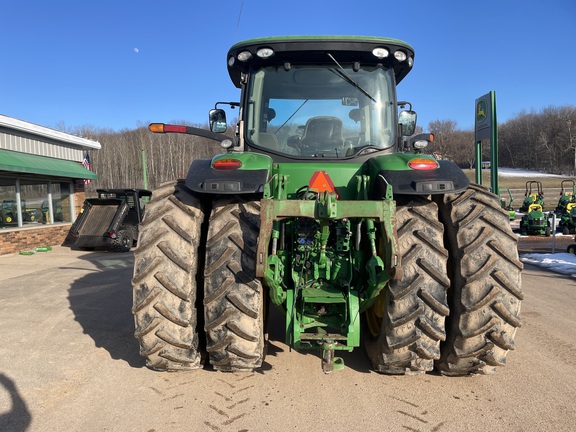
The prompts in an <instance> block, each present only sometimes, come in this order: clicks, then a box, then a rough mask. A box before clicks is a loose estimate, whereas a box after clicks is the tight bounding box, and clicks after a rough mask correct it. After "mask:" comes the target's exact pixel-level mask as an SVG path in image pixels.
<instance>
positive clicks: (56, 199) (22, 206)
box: [0, 177, 74, 229]
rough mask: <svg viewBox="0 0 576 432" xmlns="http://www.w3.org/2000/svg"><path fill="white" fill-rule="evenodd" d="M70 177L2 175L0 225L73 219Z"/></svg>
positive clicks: (13, 226) (25, 224)
mask: <svg viewBox="0 0 576 432" xmlns="http://www.w3.org/2000/svg"><path fill="white" fill-rule="evenodd" d="M72 191H73V188H72V184H71V183H70V182H67V181H63V182H61V181H57V180H49V179H31V178H16V179H14V178H12V179H10V178H1V177H0V206H1V208H0V229H7V228H16V227H24V226H33V225H42V224H50V225H52V224H56V223H62V222H72V221H73V212H74V210H73V199H74V198H73V197H74V195H73V192H72Z"/></svg>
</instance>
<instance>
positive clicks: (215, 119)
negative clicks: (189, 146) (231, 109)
mask: <svg viewBox="0 0 576 432" xmlns="http://www.w3.org/2000/svg"><path fill="white" fill-rule="evenodd" d="M208 121H209V123H210V130H211V131H212V132H226V129H227V128H228V125H227V123H226V112H225V111H224V110H223V109H212V110H210V113H209V114H208Z"/></svg>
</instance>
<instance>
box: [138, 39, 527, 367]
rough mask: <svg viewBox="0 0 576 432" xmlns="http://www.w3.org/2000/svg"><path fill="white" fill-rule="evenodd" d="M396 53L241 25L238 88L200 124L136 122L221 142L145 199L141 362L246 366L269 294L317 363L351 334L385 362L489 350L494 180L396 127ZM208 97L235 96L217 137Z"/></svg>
mask: <svg viewBox="0 0 576 432" xmlns="http://www.w3.org/2000/svg"><path fill="white" fill-rule="evenodd" d="M413 61H414V51H413V48H412V47H411V46H410V45H408V44H407V43H405V42H402V41H399V40H395V39H388V38H381V37H355V36H288V37H278V38H262V39H252V40H248V41H244V42H240V43H237V44H236V45H234V46H232V47H231V48H230V50H229V51H228V55H227V65H228V72H229V75H230V78H231V80H232V82H233V83H234V85H235V86H236V87H237V88H239V89H240V90H241V94H240V102H227V103H223V102H218V103H217V104H216V105H215V107H214V109H212V110H211V111H210V113H209V121H210V129H211V130H210V131H208V130H203V129H197V128H193V127H190V126H178V125H167V124H162V123H155V124H151V125H150V130H151V131H153V132H158V133H187V134H193V135H199V136H204V137H208V138H212V139H214V140H217V141H219V142H220V145H221V146H222V147H223V149H224V153H222V154H220V155H217V156H215V157H214V158H212V159H197V160H193V161H192V163H191V167H190V169H189V171H188V174H187V176H186V178H185V179H183V180H176V181H172V182H169V183H166V184H164V185H162V186H160V187H159V188H158V190H155V191H154V193H153V195H152V200H151V201H150V202H149V203H148V206H147V209H146V214H145V216H144V220H143V221H142V224H141V226H140V234H139V239H138V247H137V249H136V250H135V263H134V277H133V280H132V284H133V289H134V296H133V297H134V304H133V314H134V319H135V336H136V338H137V339H138V341H139V344H140V353H141V355H142V356H144V357H145V358H146V364H147V366H148V367H150V368H152V369H156V370H168V371H174V370H188V369H196V368H201V367H203V366H202V365H203V364H204V363H205V362H209V363H210V365H211V366H212V368H214V369H216V370H219V371H252V370H258V369H259V368H261V367H262V365H263V362H264V357H265V353H266V344H267V334H268V316H269V311H270V308H271V307H275V308H277V309H279V310H280V311H281V313H282V314H283V315H284V317H285V335H286V337H285V341H286V344H287V345H288V346H290V347H291V348H295V349H297V350H318V351H319V353H320V355H319V357H320V360H321V365H322V369H323V371H324V372H326V373H328V372H331V371H333V370H336V369H341V368H342V367H343V366H344V364H343V360H342V358H340V357H338V356H336V354H337V353H338V352H339V351H352V350H353V349H354V348H356V347H359V346H363V347H364V348H365V349H366V352H367V353H368V356H369V358H370V360H371V362H372V365H373V368H374V370H376V371H378V372H381V373H385V374H420V373H425V372H429V371H432V370H433V369H434V368H436V370H438V371H439V372H440V373H442V374H443V375H450V376H457V375H470V374H488V373H492V372H494V371H495V368H496V367H497V366H501V365H504V364H505V363H506V357H507V353H508V351H509V350H511V349H513V348H514V337H515V333H516V329H517V328H518V327H519V326H520V325H521V321H520V318H519V311H520V304H521V301H522V299H523V293H522V289H521V270H522V268H523V265H522V263H521V261H520V260H519V258H518V251H517V237H516V236H515V235H514V234H513V232H512V230H511V228H510V223H509V220H508V214H507V213H506V211H504V210H503V209H502V208H501V207H500V203H499V199H498V196H497V195H495V194H492V193H491V192H489V191H488V190H487V189H486V188H483V187H481V186H478V185H471V184H470V183H469V181H468V180H467V178H466V176H465V175H464V173H463V172H462V171H461V170H460V169H459V168H458V167H457V166H456V165H455V164H454V163H452V162H450V161H447V160H436V159H435V158H434V157H433V156H430V155H428V154H425V153H423V150H424V149H425V148H426V146H427V145H428V144H429V143H431V142H432V140H433V137H432V135H430V134H420V135H416V136H413V134H414V131H415V127H416V113H415V112H414V111H412V106H411V105H410V104H409V103H408V102H402V101H397V98H396V84H398V83H400V82H401V81H402V80H403V79H404V77H405V76H406V75H407V74H408V73H409V72H410V70H411V69H412V66H413ZM219 105H227V106H230V107H232V108H234V107H239V115H238V120H237V125H236V128H235V136H234V138H233V139H229V138H227V137H226V136H224V135H223V134H222V133H223V132H225V131H226V129H227V120H226V112H225V111H224V110H223V109H221V108H218V106H219ZM398 107H399V108H398ZM406 107H409V108H410V109H406ZM399 109H400V110H401V111H400V112H398V110H399Z"/></svg>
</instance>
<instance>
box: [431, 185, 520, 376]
mask: <svg viewBox="0 0 576 432" xmlns="http://www.w3.org/2000/svg"><path fill="white" fill-rule="evenodd" d="M440 198H441V199H439V201H441V202H439V207H440V212H441V220H442V221H443V222H444V224H445V230H446V243H447V248H448V250H449V252H450V260H449V269H450V273H451V281H452V285H451V288H450V291H449V304H450V316H449V317H448V321H447V328H446V330H447V338H446V342H445V343H444V344H443V345H442V356H441V358H440V360H439V361H438V362H437V368H438V370H439V371H440V372H441V373H442V374H443V375H450V376H459V375H470V374H490V373H493V372H494V371H495V367H496V366H501V365H504V364H505V363H506V355H507V353H508V350H511V349H514V337H515V334H516V329H517V328H518V327H520V325H521V322H520V317H519V313H520V305H521V301H522V299H523V298H524V294H523V293H522V288H521V278H520V276H521V275H520V273H521V271H522V268H523V265H522V262H521V261H520V260H519V258H518V250H517V242H518V240H517V237H516V236H515V235H514V233H513V232H512V229H511V228H510V222H509V221H508V217H507V214H506V212H505V211H503V210H502V209H501V208H500V205H499V202H498V197H497V196H496V195H494V194H492V193H490V192H489V191H488V190H487V189H486V188H484V187H482V186H478V185H471V186H469V187H468V189H467V190H465V191H464V192H462V193H459V194H449V195H445V196H443V197H440Z"/></svg>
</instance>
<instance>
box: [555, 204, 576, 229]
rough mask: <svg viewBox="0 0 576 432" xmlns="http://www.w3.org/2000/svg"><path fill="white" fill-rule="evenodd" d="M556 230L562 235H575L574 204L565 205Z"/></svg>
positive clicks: (575, 214)
mask: <svg viewBox="0 0 576 432" xmlns="http://www.w3.org/2000/svg"><path fill="white" fill-rule="evenodd" d="M558 228H560V229H561V230H562V234H564V235H568V234H575V233H576V202H570V203H568V204H566V208H565V209H564V211H563V212H562V213H561V214H560V216H559V221H558Z"/></svg>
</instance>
